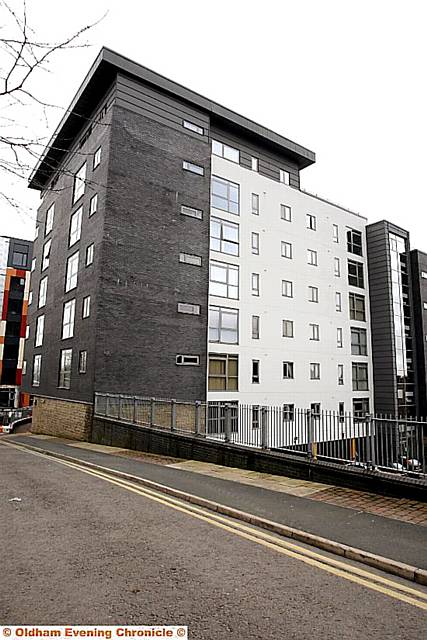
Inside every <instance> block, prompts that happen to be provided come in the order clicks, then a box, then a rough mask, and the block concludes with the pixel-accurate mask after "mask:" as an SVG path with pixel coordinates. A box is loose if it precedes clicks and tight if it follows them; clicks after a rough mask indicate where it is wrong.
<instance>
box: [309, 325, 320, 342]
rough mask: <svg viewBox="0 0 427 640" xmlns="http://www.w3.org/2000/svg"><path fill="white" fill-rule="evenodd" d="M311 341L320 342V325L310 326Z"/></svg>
mask: <svg viewBox="0 0 427 640" xmlns="http://www.w3.org/2000/svg"><path fill="white" fill-rule="evenodd" d="M308 326H309V327H310V340H320V328H319V325H318V324H309V325H308Z"/></svg>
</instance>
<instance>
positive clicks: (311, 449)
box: [307, 409, 315, 460]
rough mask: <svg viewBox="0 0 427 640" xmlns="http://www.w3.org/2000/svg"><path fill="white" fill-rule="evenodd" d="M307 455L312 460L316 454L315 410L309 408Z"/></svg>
mask: <svg viewBox="0 0 427 640" xmlns="http://www.w3.org/2000/svg"><path fill="white" fill-rule="evenodd" d="M307 456H308V458H309V459H310V460H312V459H313V458H314V457H315V456H314V411H313V409H307Z"/></svg>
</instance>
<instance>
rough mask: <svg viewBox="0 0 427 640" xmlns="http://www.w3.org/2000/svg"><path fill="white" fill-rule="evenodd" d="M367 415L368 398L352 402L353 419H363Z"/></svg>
mask: <svg viewBox="0 0 427 640" xmlns="http://www.w3.org/2000/svg"><path fill="white" fill-rule="evenodd" d="M366 414H369V398H357V400H356V399H354V400H353V417H354V418H365V417H366Z"/></svg>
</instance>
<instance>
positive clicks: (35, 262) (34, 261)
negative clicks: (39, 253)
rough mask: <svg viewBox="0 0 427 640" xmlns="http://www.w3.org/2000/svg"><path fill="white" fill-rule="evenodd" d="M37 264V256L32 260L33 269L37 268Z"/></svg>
mask: <svg viewBox="0 0 427 640" xmlns="http://www.w3.org/2000/svg"><path fill="white" fill-rule="evenodd" d="M36 264H37V260H36V258H33V259H32V260H31V271H34V270H35V268H36Z"/></svg>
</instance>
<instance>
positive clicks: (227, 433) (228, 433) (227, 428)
mask: <svg viewBox="0 0 427 640" xmlns="http://www.w3.org/2000/svg"><path fill="white" fill-rule="evenodd" d="M224 414H225V442H231V407H230V405H229V404H225V405H224Z"/></svg>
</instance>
